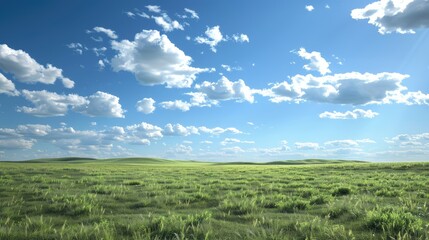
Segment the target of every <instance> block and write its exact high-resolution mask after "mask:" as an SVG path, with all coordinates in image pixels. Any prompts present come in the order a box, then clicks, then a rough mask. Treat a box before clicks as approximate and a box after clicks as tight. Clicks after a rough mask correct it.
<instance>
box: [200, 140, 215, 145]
mask: <svg viewBox="0 0 429 240" xmlns="http://www.w3.org/2000/svg"><path fill="white" fill-rule="evenodd" d="M201 144H213V142H212V141H207V140H205V141H201Z"/></svg>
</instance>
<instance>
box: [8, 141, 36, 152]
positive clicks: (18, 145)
mask: <svg viewBox="0 0 429 240" xmlns="http://www.w3.org/2000/svg"><path fill="white" fill-rule="evenodd" d="M34 143H35V142H34V140H25V139H0V149H2V150H11V149H31V148H32V147H33V145H34Z"/></svg>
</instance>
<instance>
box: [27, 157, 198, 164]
mask: <svg viewBox="0 0 429 240" xmlns="http://www.w3.org/2000/svg"><path fill="white" fill-rule="evenodd" d="M22 162H28V163H91V164H103V163H104V164H106V163H119V164H120V163H123V164H172V163H191V162H192V161H179V160H167V159H161V158H137V157H135V158H106V159H97V158H81V157H64V158H43V159H33V160H27V161H22Z"/></svg>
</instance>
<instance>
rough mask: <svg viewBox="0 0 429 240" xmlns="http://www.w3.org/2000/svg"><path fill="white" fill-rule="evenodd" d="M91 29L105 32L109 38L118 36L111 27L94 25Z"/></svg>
mask: <svg viewBox="0 0 429 240" xmlns="http://www.w3.org/2000/svg"><path fill="white" fill-rule="evenodd" d="M93 29H94V31H96V32H98V33H104V34H106V35H107V36H108V37H109V38H111V39H117V38H118V35H116V33H115V31H113V30H111V29H108V28H104V27H94V28H93Z"/></svg>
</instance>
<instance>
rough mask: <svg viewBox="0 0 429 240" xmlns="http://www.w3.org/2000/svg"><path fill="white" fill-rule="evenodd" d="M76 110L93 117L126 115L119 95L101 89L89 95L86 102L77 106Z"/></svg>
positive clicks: (121, 116) (120, 116) (122, 116)
mask: <svg viewBox="0 0 429 240" xmlns="http://www.w3.org/2000/svg"><path fill="white" fill-rule="evenodd" d="M74 110H75V111H76V112H80V113H83V114H85V115H88V116H91V117H115V118H124V117H125V116H124V113H125V110H123V109H122V106H121V104H120V103H119V97H117V96H114V95H112V94H109V93H105V92H101V91H97V92H96V93H94V94H93V95H91V96H89V97H87V98H86V104H85V105H78V106H75V107H74Z"/></svg>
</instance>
